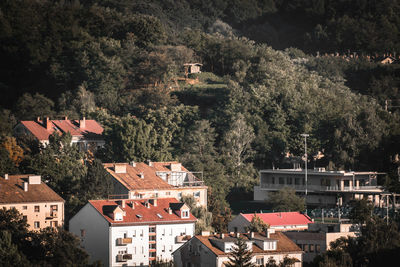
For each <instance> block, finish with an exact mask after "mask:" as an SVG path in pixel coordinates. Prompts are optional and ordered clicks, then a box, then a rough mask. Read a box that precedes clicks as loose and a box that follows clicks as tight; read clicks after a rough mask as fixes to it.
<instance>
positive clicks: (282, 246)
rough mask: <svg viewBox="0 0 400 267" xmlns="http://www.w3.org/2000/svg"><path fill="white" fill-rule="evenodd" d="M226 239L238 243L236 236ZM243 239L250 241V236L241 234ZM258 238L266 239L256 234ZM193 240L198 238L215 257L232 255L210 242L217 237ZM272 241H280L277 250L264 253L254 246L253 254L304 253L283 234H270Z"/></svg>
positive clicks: (197, 236) (202, 237)
mask: <svg viewBox="0 0 400 267" xmlns="http://www.w3.org/2000/svg"><path fill="white" fill-rule="evenodd" d="M225 236H226V237H225V239H229V241H233V242H235V241H236V239H237V238H236V237H234V235H229V234H225ZM241 237H242V238H243V239H244V240H247V241H248V240H250V239H251V238H250V234H249V233H246V234H241ZM257 237H262V238H265V236H263V235H260V234H258V233H255V238H257ZM193 238H197V239H198V240H200V242H201V243H203V244H204V245H205V246H206V247H208V248H209V249H210V250H211V251H212V252H213V253H214V254H215V255H217V256H223V255H229V254H230V253H228V252H224V251H222V250H220V249H219V248H218V247H216V246H214V245H213V244H212V243H211V241H210V240H212V239H219V237H218V236H217V235H211V236H202V235H196V236H194V237H193ZM270 239H271V240H278V242H277V249H276V250H273V251H271V250H268V251H264V250H262V249H261V248H259V247H258V246H256V245H254V244H253V248H252V252H253V253H254V254H263V253H268V254H278V253H290V252H291V253H293V252H300V253H301V252H302V250H301V248H299V247H298V246H297V245H296V244H295V243H294V242H293V241H292V240H290V239H289V238H288V237H287V236H286V235H284V234H283V233H282V232H275V233H271V234H270Z"/></svg>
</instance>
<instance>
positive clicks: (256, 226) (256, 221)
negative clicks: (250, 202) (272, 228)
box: [245, 213, 269, 233]
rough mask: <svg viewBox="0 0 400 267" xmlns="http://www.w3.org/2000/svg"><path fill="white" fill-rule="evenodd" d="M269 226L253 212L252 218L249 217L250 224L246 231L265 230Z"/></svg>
mask: <svg viewBox="0 0 400 267" xmlns="http://www.w3.org/2000/svg"><path fill="white" fill-rule="evenodd" d="M268 228H269V225H268V224H266V223H265V222H264V221H263V220H262V219H261V218H260V217H258V216H257V214H256V213H254V216H253V218H252V219H251V222H250V225H249V226H247V227H246V228H245V229H246V232H249V231H250V232H258V233H261V232H265V231H266V230H267V229H268Z"/></svg>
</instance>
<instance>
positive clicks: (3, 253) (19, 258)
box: [0, 230, 30, 267]
mask: <svg viewBox="0 0 400 267" xmlns="http://www.w3.org/2000/svg"><path fill="white" fill-rule="evenodd" d="M11 237H12V234H11V233H10V232H9V231H4V230H1V231H0V266H15V267H18V266H30V263H29V262H28V260H27V259H26V257H25V255H24V254H22V253H21V251H20V250H19V248H18V246H17V245H15V244H14V243H13V242H12V239H11Z"/></svg>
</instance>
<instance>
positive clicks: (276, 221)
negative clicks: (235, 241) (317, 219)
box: [241, 212, 313, 226]
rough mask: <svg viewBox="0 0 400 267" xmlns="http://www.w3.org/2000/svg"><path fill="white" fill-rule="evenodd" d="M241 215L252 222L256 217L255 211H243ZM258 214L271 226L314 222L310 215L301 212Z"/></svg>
mask: <svg viewBox="0 0 400 267" xmlns="http://www.w3.org/2000/svg"><path fill="white" fill-rule="evenodd" d="M241 215H242V216H243V217H244V218H245V219H246V220H248V221H249V222H251V220H252V219H253V217H254V213H247V214H243V213H241ZM256 215H257V216H258V217H260V218H261V219H262V220H263V221H264V222H265V223H267V224H268V225H270V226H280V225H296V224H309V223H313V221H312V220H311V219H310V217H308V216H307V215H305V214H301V213H300V212H273V213H256Z"/></svg>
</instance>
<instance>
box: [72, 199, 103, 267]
mask: <svg viewBox="0 0 400 267" xmlns="http://www.w3.org/2000/svg"><path fill="white" fill-rule="evenodd" d="M69 231H70V232H71V233H73V234H75V235H76V236H77V237H78V238H79V239H80V240H81V246H82V247H83V248H84V249H85V250H86V251H87V253H88V254H89V256H90V261H91V262H93V261H96V260H100V261H101V262H102V263H103V264H104V266H109V223H108V222H107V221H106V220H105V219H104V217H103V216H102V215H100V214H99V213H98V211H97V210H96V209H95V208H93V206H92V205H91V204H90V203H88V204H86V205H85V206H84V207H83V208H82V209H81V210H80V211H79V212H78V213H77V214H76V215H75V216H74V217H72V218H71V220H70V221H69Z"/></svg>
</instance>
